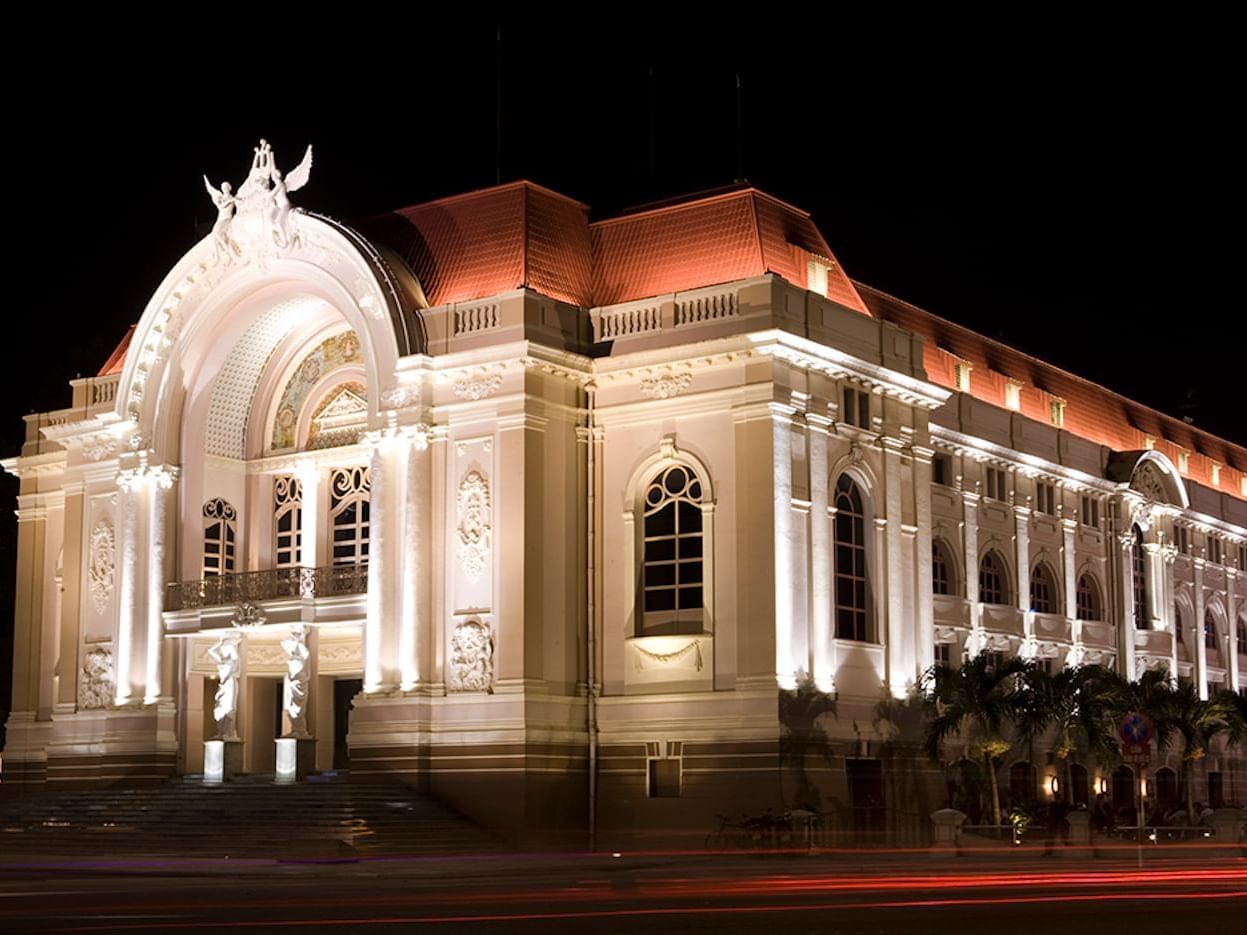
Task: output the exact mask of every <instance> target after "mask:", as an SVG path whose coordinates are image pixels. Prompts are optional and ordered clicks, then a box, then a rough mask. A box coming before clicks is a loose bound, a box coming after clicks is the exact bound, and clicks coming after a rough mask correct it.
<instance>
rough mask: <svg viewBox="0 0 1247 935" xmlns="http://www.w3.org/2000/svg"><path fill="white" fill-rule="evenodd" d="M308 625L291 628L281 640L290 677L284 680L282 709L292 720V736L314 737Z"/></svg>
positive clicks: (289, 735) (290, 735) (290, 733)
mask: <svg viewBox="0 0 1247 935" xmlns="http://www.w3.org/2000/svg"><path fill="white" fill-rule="evenodd" d="M307 636H308V630H307V627H306V626H304V625H303V624H301V623H297V624H294V625H293V626H291V628H290V633H289V635H287V636H286V638H285V639H284V640H282V641H281V648H282V649H283V650H284V651H285V654H286V678H285V680H284V681H283V683H282V702H281V704H282V710H283V711H285V713H286V718H287V719H288V720H289V722H290V732H289V733H288V734H287V735H286V736H288V737H310V736H311V734H310V733H309V732H308V729H307V689H308V682H309V681H310V679H311V673H312V667H311V655H312V654H311V651H310V650H309V649H308V646H307Z"/></svg>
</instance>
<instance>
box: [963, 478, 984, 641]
mask: <svg viewBox="0 0 1247 935" xmlns="http://www.w3.org/2000/svg"><path fill="white" fill-rule="evenodd" d="M961 501H962V504H963V506H964V514H963V515H964V519H963V520H962V524H961V526H962V531H963V533H964V534H965V568H966V603H967V604H969V606H970V638H969V639H968V640H967V641H966V652H967V653H969V654H970V655H971V656H977V655H978V654H979V653H980V652H982V650H983V605H982V604H981V603H979V495H978V494H976V493H969V492H967V491H962V494H961Z"/></svg>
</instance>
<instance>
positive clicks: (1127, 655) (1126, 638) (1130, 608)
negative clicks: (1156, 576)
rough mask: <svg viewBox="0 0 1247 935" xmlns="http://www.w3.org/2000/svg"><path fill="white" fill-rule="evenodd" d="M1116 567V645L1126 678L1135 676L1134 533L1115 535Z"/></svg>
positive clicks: (1122, 671) (1122, 672) (1121, 669)
mask: <svg viewBox="0 0 1247 935" xmlns="http://www.w3.org/2000/svg"><path fill="white" fill-rule="evenodd" d="M1117 544H1118V546H1119V547H1120V548H1119V551H1118V558H1117V561H1118V567H1119V568H1120V572H1121V573H1120V574H1119V575H1118V581H1120V583H1121V585H1120V586H1121V595H1120V596H1121V618H1120V619H1119V620H1118V621H1117V630H1118V639H1117V645H1118V648H1119V649H1120V651H1121V668H1120V671H1121V674H1122V675H1124V676H1125V677H1126V678H1128V679H1133V678H1135V677H1137V675H1138V673H1137V672H1135V668H1134V564H1133V563H1134V535H1133V534H1131V533H1128V532H1124V533H1121V534H1120V535H1118V537H1117Z"/></svg>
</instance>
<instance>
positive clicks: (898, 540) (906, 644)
mask: <svg viewBox="0 0 1247 935" xmlns="http://www.w3.org/2000/svg"><path fill="white" fill-rule="evenodd" d="M881 442H882V444H883V487H884V511H885V513H884V515H885V516H886V517H887V520H888V525H887V528H886V529H885V530H884V560H883V562H882V563H881V565H880V566H877V567H878V568H879V570H880V571H881V572H883V573H884V574H886V575H887V578H886V581H887V589H888V590H887V595H888V602H887V611H888V617H887V634H888V635H887V642H888V644H887V646H886V647H885V652H886V654H887V655H886V658H887V660H888V668H887V677H888V689H889V691H890V692H891V693H892V697H894V698H904V697H905V695H906V693H907V691H908V689H909V687H910V686H911V685H912V683H913V680H914V646H913V637H912V634H908V633H906V632H905V629H906V626H905V625H906V623H907V621H906V618H905V590H904V584H905V576H904V574H902V571H901V569H902V568H903V567H904V562H905V557H904V550H905V541H904V538H903V535H902V534H903V532H904V522H905V520H904V516H903V511H902V505H901V448H902V447H903V442H901V441H900V440H899V439H895V438H886V437H885V438H883V439H881Z"/></svg>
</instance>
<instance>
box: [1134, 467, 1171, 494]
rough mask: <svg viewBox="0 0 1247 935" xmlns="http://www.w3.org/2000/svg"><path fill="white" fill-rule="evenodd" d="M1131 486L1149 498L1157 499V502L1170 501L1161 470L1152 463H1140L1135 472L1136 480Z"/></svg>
mask: <svg viewBox="0 0 1247 935" xmlns="http://www.w3.org/2000/svg"><path fill="white" fill-rule="evenodd" d="M1130 486H1132V487H1133V488H1134V489H1135V490H1137V491H1138V492H1139V493H1141V494H1143V496H1145V497H1147V498H1148V499H1149V500H1155V501H1156V502H1157V503H1168V502H1169V493H1168V491H1167V490H1165V480H1164V478H1163V477H1161V475H1160V471H1159V470H1158V469H1157V468H1155V467H1154V466H1153V465H1151V464H1146V463H1144V464H1141V465H1139V469H1138V470H1137V471H1135V472H1134V480H1133V482H1132V483H1131V485H1130Z"/></svg>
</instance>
